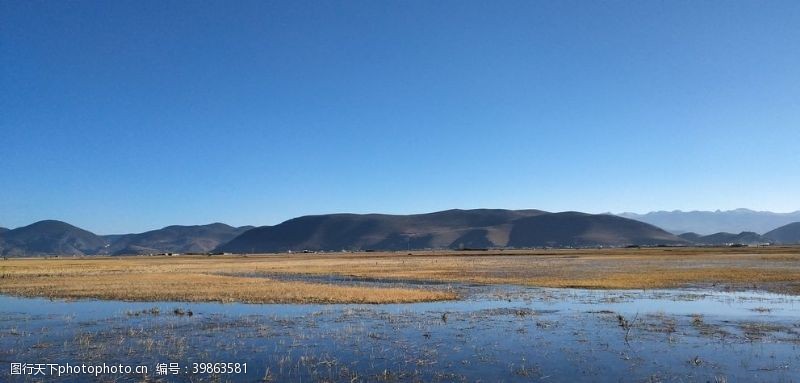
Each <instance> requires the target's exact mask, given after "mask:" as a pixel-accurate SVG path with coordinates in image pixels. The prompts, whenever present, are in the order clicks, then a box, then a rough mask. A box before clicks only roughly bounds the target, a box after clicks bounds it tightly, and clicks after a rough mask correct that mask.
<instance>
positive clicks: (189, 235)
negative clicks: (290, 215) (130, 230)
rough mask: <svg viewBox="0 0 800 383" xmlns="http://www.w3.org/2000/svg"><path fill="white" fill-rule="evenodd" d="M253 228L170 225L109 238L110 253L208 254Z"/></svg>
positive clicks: (213, 224) (217, 225) (219, 225)
mask: <svg viewBox="0 0 800 383" xmlns="http://www.w3.org/2000/svg"><path fill="white" fill-rule="evenodd" d="M252 228H253V226H242V227H233V226H229V225H226V224H224V223H212V224H208V225H192V226H180V225H173V226H167V227H164V228H161V229H158V230H151V231H147V232H144V233H139V234H124V235H112V236H105V238H106V240H107V241H108V243H109V246H108V249H107V250H106V252H107V253H109V254H113V255H122V254H148V253H160V252H169V253H206V252H209V251H211V250H213V249H214V248H216V247H217V246H219V245H221V244H223V243H225V242H228V241H230V240H231V239H233V238H235V237H236V236H238V235H240V234H242V233H244V232H245V231H247V230H250V229H252Z"/></svg>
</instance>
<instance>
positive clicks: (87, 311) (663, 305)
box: [0, 286, 800, 320]
mask: <svg viewBox="0 0 800 383" xmlns="http://www.w3.org/2000/svg"><path fill="white" fill-rule="evenodd" d="M471 289H477V290H479V291H477V292H474V291H473V292H471V293H469V294H468V296H467V298H466V299H465V300H460V301H450V302H429V303H413V304H381V305H341V304H333V305H319V304H242V303H186V302H121V301H97V300H75V301H64V300H49V299H43V298H32V299H31V298H16V297H9V296H2V295H0V313H5V314H10V313H25V314H29V315H54V314H63V315H72V316H75V319H79V320H86V319H96V318H103V317H106V316H108V315H114V314H124V313H125V312H127V311H136V310H144V309H149V308H151V307H154V306H157V307H160V308H161V309H162V311H165V310H166V311H169V310H171V308H174V307H184V308H189V309H192V310H193V311H194V312H196V313H205V314H210V313H216V314H230V315H280V316H297V315H305V314H309V313H313V312H319V311H329V310H340V309H343V308H353V307H367V308H372V309H380V310H382V311H386V312H389V313H402V312H414V313H420V312H427V311H435V312H438V311H448V312H464V311H474V310H482V309H492V308H508V307H529V308H532V309H533V310H540V311H541V310H548V311H550V310H558V311H576V312H586V311H601V310H609V311H614V312H618V313H622V314H635V313H641V314H647V313H664V314H672V315H691V314H701V315H705V316H720V317H729V318H732V319H746V318H751V317H758V318H769V317H783V318H786V317H793V318H800V297H799V296H791V295H782V294H774V293H767V292H753V291H739V292H719V291H707V290H700V289H680V290H581V289H551V288H520V287H514V286H498V287H471ZM762 309H766V310H768V311H764V310H762Z"/></svg>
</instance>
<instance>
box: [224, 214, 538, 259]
mask: <svg viewBox="0 0 800 383" xmlns="http://www.w3.org/2000/svg"><path fill="white" fill-rule="evenodd" d="M540 214H545V213H544V212H542V211H539V210H501V209H475V210H458V209H456V210H446V211H441V212H435V213H428V214H413V215H389V214H328V215H313V216H304V217H299V218H294V219H290V220H288V221H286V222H283V223H281V224H279V225H275V226H264V227H258V228H255V229H253V230H250V231H248V232H246V233H244V234H242V235H240V236H239V237H237V238H235V239H234V240H232V241H231V242H229V243H227V244H225V245H223V246H220V247H219V248H218V250H220V251H232V252H274V251H288V250H293V251H298V250H342V249H345V250H367V249H374V250H404V249H408V248H414V249H423V248H448V247H450V246H451V245H453V244H454V243H456V241H457V240H458V239H459V238H461V237H462V236H463V235H465V234H467V232H469V231H471V230H473V229H476V228H486V231H487V233H488V232H489V231H490V230H489V228H492V229H493V231H492V234H493V235H494V236H495V237H498V238H502V237H503V233H502V230H499V229H498V228H499V227H502V226H503V225H509V224H511V222H513V221H514V220H516V219H519V218H524V217H531V216H536V215H540ZM473 235H474V234H473ZM505 236H506V238H507V233H506V234H505ZM501 242H504V241H502V240H501ZM502 245H505V243H503V244H502ZM502 245H501V246H502ZM456 246H457V244H456Z"/></svg>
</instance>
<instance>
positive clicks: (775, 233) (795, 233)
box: [764, 222, 800, 244]
mask: <svg viewBox="0 0 800 383" xmlns="http://www.w3.org/2000/svg"><path fill="white" fill-rule="evenodd" d="M764 238H767V239H769V240H771V241H774V242H775V243H781V244H796V243H800V222H795V223H790V224H788V225H786V226H781V227H779V228H777V229H775V230H772V231H770V232H768V233H766V234H764Z"/></svg>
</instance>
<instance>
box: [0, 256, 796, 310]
mask: <svg viewBox="0 0 800 383" xmlns="http://www.w3.org/2000/svg"><path fill="white" fill-rule="evenodd" d="M245 273H248V274H249V273H256V274H258V273H264V274H266V275H270V274H275V273H277V274H284V273H285V274H310V275H329V274H339V275H347V276H355V277H367V278H386V279H413V280H437V281H453V282H479V283H511V284H522V285H531V286H544V287H584V288H634V289H638V288H668V287H679V286H687V285H699V284H715V285H726V286H732V287H735V288H738V287H746V288H752V287H754V286H755V287H756V288H761V289H767V290H771V291H779V292H784V293H791V294H800V247H769V248H741V249H738V248H730V249H729V248H713V249H706V248H702V249H694V248H686V249H679V248H655V249H613V250H607V249H605V250H604V249H599V250H548V251H543V250H542V251H496V252H427V253H414V254H413V255H407V254H405V253H360V254H278V255H258V256H253V255H251V256H247V257H243V256H222V257H216V256H215V257H118V258H108V257H100V258H88V257H87V258H84V259H75V258H61V259H12V260H7V261H2V262H0V276H2V279H0V293H4V294H13V295H22V296H46V297H59V298H99V299H127V300H180V301H241V302H254V303H273V302H283V303H297V302H326V303H347V302H369V303H386V302H418V301H429V300H442V299H453V298H455V296H454V294H452V293H450V292H443V291H428V290H422V289H400V288H375V287H352V286H340V285H333V284H320V283H306V282H286V281H278V280H270V279H267V278H249V277H244V276H241V275H242V274H245Z"/></svg>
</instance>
